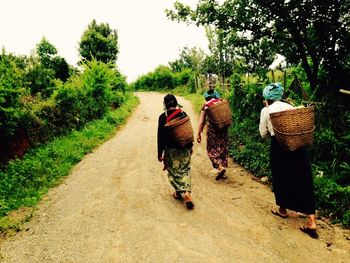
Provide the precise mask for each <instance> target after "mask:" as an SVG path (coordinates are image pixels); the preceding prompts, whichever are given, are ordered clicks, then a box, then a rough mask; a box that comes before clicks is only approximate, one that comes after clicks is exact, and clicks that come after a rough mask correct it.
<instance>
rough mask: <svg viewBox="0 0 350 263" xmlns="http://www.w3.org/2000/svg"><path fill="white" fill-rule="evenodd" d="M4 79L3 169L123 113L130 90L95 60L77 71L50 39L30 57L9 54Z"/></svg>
mask: <svg viewBox="0 0 350 263" xmlns="http://www.w3.org/2000/svg"><path fill="white" fill-rule="evenodd" d="M68 75H69V77H68ZM0 76H1V77H0V135H1V137H0V143H1V149H0V161H1V162H0V163H1V165H0V166H3V164H6V162H7V161H8V160H9V159H11V158H14V157H16V156H17V157H21V156H22V155H23V154H24V153H25V151H26V150H27V149H28V148H30V147H33V146H35V145H38V144H40V143H44V142H47V141H49V140H51V139H53V138H54V137H55V136H58V135H62V134H65V133H67V132H69V131H71V130H72V129H79V128H81V127H83V126H84V125H85V124H86V123H88V122H89V121H91V120H94V119H97V118H101V117H102V116H104V115H105V114H106V113H107V111H108V110H109V109H110V108H111V107H113V108H117V107H119V106H120V105H121V104H122V103H123V101H124V97H125V91H126V87H127V83H126V78H125V77H124V76H123V75H122V74H120V72H119V71H118V70H117V69H116V67H115V65H113V64H105V63H103V62H101V61H97V60H95V59H92V60H91V61H87V62H86V63H83V64H82V65H81V70H77V69H74V68H73V67H71V66H69V65H68V64H67V63H66V62H65V60H64V59H63V58H61V57H59V56H58V55H57V50H56V48H55V47H54V46H53V45H52V44H50V43H49V42H48V41H47V40H46V39H45V38H43V39H42V40H41V42H40V43H39V44H38V45H37V47H36V52H34V53H33V54H32V55H31V56H30V57H25V56H14V55H12V54H6V52H5V50H4V49H3V50H2V53H1V55H0Z"/></svg>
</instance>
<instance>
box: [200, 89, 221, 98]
mask: <svg viewBox="0 0 350 263" xmlns="http://www.w3.org/2000/svg"><path fill="white" fill-rule="evenodd" d="M204 98H205V100H206V101H208V100H211V99H218V98H220V94H219V92H217V91H216V90H207V91H206V92H205V93H204Z"/></svg>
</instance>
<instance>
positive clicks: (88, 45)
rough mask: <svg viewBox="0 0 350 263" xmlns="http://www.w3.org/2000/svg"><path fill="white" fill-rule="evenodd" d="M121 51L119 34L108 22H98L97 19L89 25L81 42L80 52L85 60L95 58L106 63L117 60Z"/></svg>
mask: <svg viewBox="0 0 350 263" xmlns="http://www.w3.org/2000/svg"><path fill="white" fill-rule="evenodd" d="M118 52H119V47H118V34H117V31H116V30H112V29H111V28H110V27H109V25H108V24H104V23H101V24H97V23H96V21H95V20H93V21H92V22H91V24H89V25H88V28H87V30H85V32H84V33H83V35H82V37H81V40H80V43H79V53H80V56H81V57H82V60H83V61H91V60H92V59H93V58H94V59H96V60H97V61H102V62H104V63H108V62H113V63H115V62H116V61H117V55H118Z"/></svg>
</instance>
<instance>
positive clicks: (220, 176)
mask: <svg viewBox="0 0 350 263" xmlns="http://www.w3.org/2000/svg"><path fill="white" fill-rule="evenodd" d="M225 173H226V169H225V168H224V169H222V170H221V171H220V172H218V175H217V176H216V177H215V180H216V181H218V180H220V179H221V178H223V176H224V175H225Z"/></svg>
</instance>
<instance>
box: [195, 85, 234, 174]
mask: <svg viewBox="0 0 350 263" xmlns="http://www.w3.org/2000/svg"><path fill="white" fill-rule="evenodd" d="M204 98H205V100H206V103H204V105H203V106H202V110H201V114H200V117H199V126H198V134H197V142H198V143H201V141H202V132H203V130H204V127H205V126H206V123H207V153H208V157H209V159H210V161H211V163H212V165H213V167H214V168H216V169H217V175H216V177H215V179H216V180H220V179H221V178H224V175H225V173H226V168H227V165H228V128H227V127H224V128H222V129H217V128H216V127H215V125H214V124H213V123H212V122H210V121H207V120H206V119H207V118H206V112H205V110H206V109H207V108H208V107H210V106H211V105H212V104H215V103H217V102H219V101H220V94H219V93H218V92H217V91H216V90H213V89H210V90H208V91H207V92H205V93H204Z"/></svg>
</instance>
